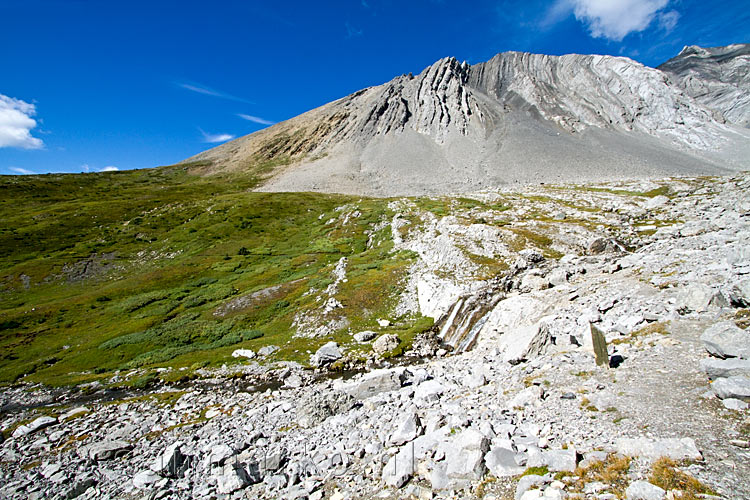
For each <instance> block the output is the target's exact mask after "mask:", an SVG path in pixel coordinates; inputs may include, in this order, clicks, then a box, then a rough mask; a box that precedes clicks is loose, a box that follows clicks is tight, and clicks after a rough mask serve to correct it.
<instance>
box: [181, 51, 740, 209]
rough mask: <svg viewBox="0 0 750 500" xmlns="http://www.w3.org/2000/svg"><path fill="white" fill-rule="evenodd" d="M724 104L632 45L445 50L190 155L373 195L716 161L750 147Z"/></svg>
mask: <svg viewBox="0 0 750 500" xmlns="http://www.w3.org/2000/svg"><path fill="white" fill-rule="evenodd" d="M701 50H704V49H701ZM705 50H711V51H714V49H705ZM714 52H716V51H714ZM714 52H712V53H714ZM740 52H742V48H741V47H740V48H739V49H738V48H733V49H729V50H728V51H725V52H724V53H725V54H730V53H731V54H737V53H740ZM688 53H693V52H690V50H688V51H686V50H683V56H678V58H681V60H684V59H686V58H689V57H688V56H685V54H688ZM732 57H734V58H735V59H738V60H739V59H741V58H737V57H735V56H732ZM711 60H712V61H713V60H714V59H711ZM727 60H728V59H727V56H724V57H723V58H722V59H720V61H721V62H722V64H724V63H725V62H726V61H727ZM712 64H714V63H712ZM717 64H718V63H717ZM741 68H742V66H740V69H741ZM701 81H704V80H701ZM747 88H748V87H747V86H744V87H740V88H739V89H738V92H740V94H743V95H744V96H745V99H748V98H747V93H748V92H747ZM725 116H727V115H722V113H721V112H719V111H717V110H716V108H712V107H711V106H710V103H708V102H699V101H698V100H697V99H696V98H695V97H693V96H692V95H691V94H690V93H689V92H686V91H685V90H684V89H683V88H681V87H680V86H679V85H675V84H674V82H673V81H672V79H671V78H670V77H668V76H667V75H666V74H665V73H664V72H663V71H659V70H658V69H654V68H649V67H646V66H643V65H642V64H640V63H637V62H635V61H633V60H631V59H628V58H625V57H612V56H602V55H580V54H569V55H564V56H550V55H541V54H530V53H525V52H504V53H500V54H497V55H496V56H494V57H493V58H492V59H490V60H489V61H487V62H483V63H479V64H475V65H473V66H472V65H469V64H468V63H466V62H459V61H458V60H457V59H456V58H454V57H446V58H442V59H440V60H438V61H436V62H435V63H433V64H432V65H430V66H428V67H426V68H425V69H424V70H423V71H422V72H421V73H419V74H418V75H416V76H413V75H411V74H409V75H402V76H399V77H396V78H394V79H393V80H391V81H389V82H387V83H384V84H382V85H378V86H375V87H370V88H367V89H363V90H361V91H359V92H356V93H354V94H352V95H350V96H347V97H345V98H343V99H339V100H337V101H334V102H332V103H329V104H327V105H325V106H322V107H320V108H317V109H315V110H312V111H310V112H308V113H305V114H303V115H300V116H298V117H296V118H293V119H291V120H288V121H286V122H283V123H280V124H277V125H274V126H272V127H269V128H268V129H265V130H263V131H261V132H258V133H256V134H252V135H250V136H246V137H243V138H240V139H237V140H235V141H232V142H230V143H227V144H224V145H222V146H220V147H218V148H215V149H213V150H210V151H207V152H205V153H202V154H201V155H198V156H196V157H194V158H192V159H191V160H192V161H196V160H197V161H201V162H204V163H207V164H210V165H211V166H210V167H208V171H217V170H218V171H221V170H239V169H243V170H247V169H250V170H251V171H253V172H257V173H258V175H262V176H265V177H266V181H265V185H264V187H263V188H262V189H266V190H271V191H274V190H283V191H300V190H322V191H334V192H345V193H357V194H371V195H392V194H424V193H445V192H455V191H461V190H466V189H478V188H482V187H484V186H489V185H498V184H503V183H507V182H519V181H520V182H529V181H546V180H548V181H554V180H566V181H573V180H588V179H590V178H596V179H599V178H602V177H607V176H608V175H614V174H617V175H620V176H622V175H625V176H640V177H642V176H643V175H654V174H657V173H658V174H660V175H663V174H665V173H674V174H680V173H710V172H714V171H716V172H721V171H724V170H723V169H726V168H736V167H737V166H745V165H746V160H745V159H744V158H747V157H750V155H744V153H742V154H740V153H737V152H738V151H740V150H742V149H743V148H745V150H750V146H748V144H749V143H750V140H749V139H748V137H746V136H743V135H742V134H739V135H738V134H736V133H735V132H733V131H731V130H730V129H729V128H728V126H727V125H725V124H724V123H723V122H725V121H730V122H731V120H726V119H725ZM738 148H739V149H738ZM748 152H749V153H750V151H748ZM610 172H611V174H610Z"/></svg>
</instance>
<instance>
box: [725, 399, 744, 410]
mask: <svg viewBox="0 0 750 500" xmlns="http://www.w3.org/2000/svg"><path fill="white" fill-rule="evenodd" d="M721 404H723V405H724V408H726V409H727V410H735V411H745V410H747V408H748V406H750V404H749V403H747V402H746V401H742V400H741V399H734V398H726V399H723V400H722V401H721Z"/></svg>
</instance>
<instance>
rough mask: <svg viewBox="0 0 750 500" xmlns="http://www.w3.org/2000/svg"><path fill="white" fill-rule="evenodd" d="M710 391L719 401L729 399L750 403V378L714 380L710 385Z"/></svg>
mask: <svg viewBox="0 0 750 500" xmlns="http://www.w3.org/2000/svg"><path fill="white" fill-rule="evenodd" d="M711 389H713V391H714V394H716V396H718V397H719V398H720V399H727V398H731V399H741V400H742V401H748V402H750V377H728V378H720V379H716V380H715V381H714V382H713V384H711Z"/></svg>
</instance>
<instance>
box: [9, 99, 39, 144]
mask: <svg viewBox="0 0 750 500" xmlns="http://www.w3.org/2000/svg"><path fill="white" fill-rule="evenodd" d="M35 114H36V106H34V105H33V104H30V103H28V102H25V101H22V100H20V99H14V98H12V97H8V96H6V95H3V94H0V148H21V149H40V148H41V147H43V146H44V143H43V142H42V140H41V139H37V138H36V137H32V135H31V129H33V128H34V127H36V120H34V119H33V118H32V116H34V115H35Z"/></svg>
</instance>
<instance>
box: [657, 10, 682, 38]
mask: <svg viewBox="0 0 750 500" xmlns="http://www.w3.org/2000/svg"><path fill="white" fill-rule="evenodd" d="M679 20H680V13H679V12H677V11H676V10H670V11H669V12H663V13H661V14H659V27H660V28H661V29H663V30H664V31H666V32H667V33H669V32H671V31H672V30H673V29H674V27H675V26H677V21H679Z"/></svg>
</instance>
